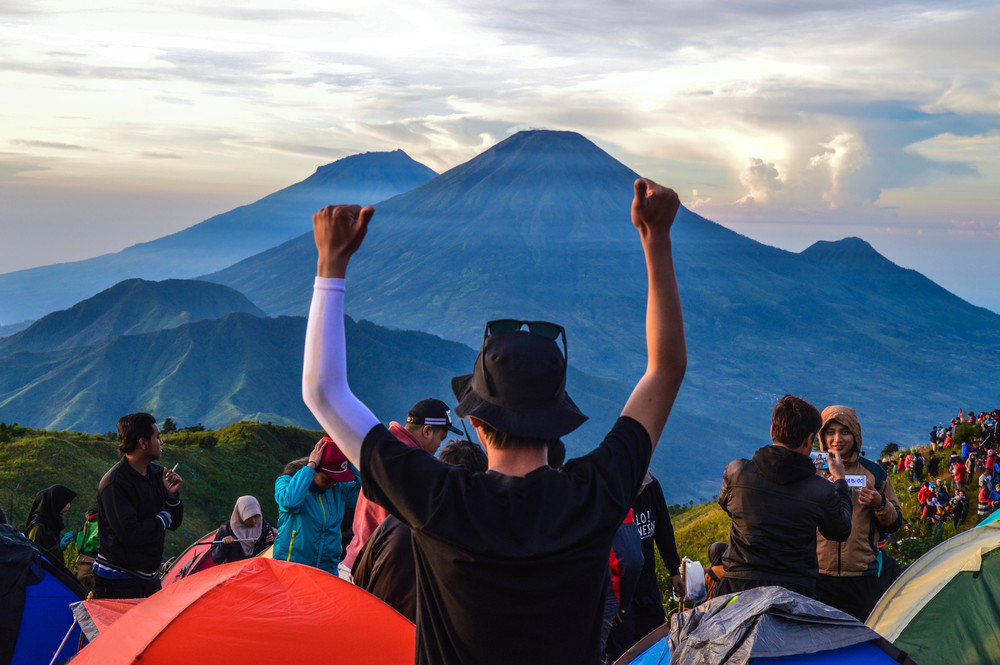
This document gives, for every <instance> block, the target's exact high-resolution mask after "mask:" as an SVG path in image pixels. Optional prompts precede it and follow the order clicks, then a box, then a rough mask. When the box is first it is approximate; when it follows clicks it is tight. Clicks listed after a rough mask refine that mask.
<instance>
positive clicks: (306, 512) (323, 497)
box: [272, 436, 358, 575]
mask: <svg viewBox="0 0 1000 665" xmlns="http://www.w3.org/2000/svg"><path fill="white" fill-rule="evenodd" d="M357 500H358V480H357V476H356V475H355V471H354V468H353V467H351V466H350V465H349V463H348V461H347V458H346V457H345V456H344V453H343V452H342V451H341V449H340V447H339V446H337V444H336V443H334V442H333V439H331V438H330V437H328V436H324V437H323V438H322V439H320V440H319V441H317V442H316V445H315V446H313V449H312V452H311V453H309V457H308V458H305V457H303V458H302V459H297V460H295V461H294V462H289V463H288V464H287V465H286V466H285V470H284V473H282V474H281V475H280V476H278V479H277V480H275V481H274V501H275V503H277V504H278V537H277V538H276V539H275V540H274V550H272V551H273V554H272V557H273V558H274V559H280V560H281V561H294V562H296V563H304V564H306V565H307V566H313V567H315V568H320V569H322V570H325V571H326V572H328V573H331V574H333V575H336V574H337V565H338V564H339V563H340V556H341V555H342V554H343V550H342V549H341V548H342V544H341V543H342V542H343V541H342V540H341V538H340V524H341V522H342V521H343V519H344V506H345V505H347V504H348V503H351V502H355V501H357Z"/></svg>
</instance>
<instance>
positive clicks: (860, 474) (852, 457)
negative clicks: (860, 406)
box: [816, 406, 903, 621]
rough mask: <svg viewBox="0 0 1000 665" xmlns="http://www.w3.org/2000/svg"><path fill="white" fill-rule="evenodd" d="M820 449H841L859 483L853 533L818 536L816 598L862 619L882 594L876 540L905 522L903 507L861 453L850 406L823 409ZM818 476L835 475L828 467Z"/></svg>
mask: <svg viewBox="0 0 1000 665" xmlns="http://www.w3.org/2000/svg"><path fill="white" fill-rule="evenodd" d="M822 418H823V427H822V429H820V431H819V448H820V450H824V451H828V452H836V453H839V454H840V457H841V459H842V460H843V461H844V473H845V474H846V475H847V476H848V477H850V478H851V479H852V480H853V481H854V482H858V481H859V480H860V481H861V482H862V483H863V486H861V487H853V488H851V502H852V504H853V507H854V511H853V513H852V515H851V535H850V537H849V538H848V539H847V540H846V541H843V542H840V541H834V540H827V539H826V538H825V537H824V536H823V534H819V535H817V536H816V541H817V543H816V553H817V557H818V559H819V577H818V578H817V580H816V593H817V595H818V599H819V600H821V601H823V602H824V603H826V604H827V605H832V606H833V607H836V608H837V609H838V610H841V611H843V612H846V613H848V614H850V615H851V616H853V617H854V618H856V619H857V620H858V621H864V620H865V619H867V618H868V615H869V614H870V613H871V611H872V608H873V607H875V603H877V602H878V599H879V597H880V596H881V595H882V587H881V585H880V584H879V580H878V568H879V561H878V553H879V548H878V543H879V541H880V540H882V538H883V537H884V536H885V535H886V534H890V533H894V532H895V531H896V530H897V529H899V527H900V526H902V524H903V511H902V509H901V508H900V507H899V499H897V498H896V490H895V489H894V488H893V486H892V481H891V480H890V479H889V476H888V475H887V474H886V472H885V470H883V469H882V467H880V466H879V465H878V464H875V463H874V462H872V461H870V460H868V459H865V458H864V457H862V456H861V452H862V450H861V422H860V421H859V420H858V416H857V414H856V413H855V412H854V409H852V408H850V407H848V406H828V407H826V408H825V409H823V413H822ZM820 475H822V476H823V477H826V478H831V475H830V474H829V473H828V472H820Z"/></svg>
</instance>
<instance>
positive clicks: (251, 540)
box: [191, 538, 257, 547]
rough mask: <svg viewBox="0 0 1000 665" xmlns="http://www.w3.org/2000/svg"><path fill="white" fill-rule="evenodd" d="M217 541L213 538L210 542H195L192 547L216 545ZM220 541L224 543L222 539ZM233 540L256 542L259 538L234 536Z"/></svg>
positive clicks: (236, 541) (235, 541) (237, 541)
mask: <svg viewBox="0 0 1000 665" xmlns="http://www.w3.org/2000/svg"><path fill="white" fill-rule="evenodd" d="M215 542H216V541H214V540H213V541H212V542H210V543H195V544H194V545H192V546H191V547H199V546H201V545H214V544H215ZM218 542H219V543H222V541H221V540H220V541H218ZM233 542H234V543H256V542H257V539H256V538H233Z"/></svg>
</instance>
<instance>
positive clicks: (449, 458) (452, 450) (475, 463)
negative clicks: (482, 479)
mask: <svg viewBox="0 0 1000 665" xmlns="http://www.w3.org/2000/svg"><path fill="white" fill-rule="evenodd" d="M438 459H439V460H441V461H442V462H444V463H445V464H451V465H452V466H464V467H465V468H466V469H468V470H469V471H486V469H487V468H488V467H489V460H488V459H487V458H486V451H485V450H483V448H482V446H480V445H478V444H475V443H473V442H471V441H469V440H468V439H453V440H452V441H449V442H448V444H447V445H446V446H445V447H444V448H442V449H441V452H440V453H438Z"/></svg>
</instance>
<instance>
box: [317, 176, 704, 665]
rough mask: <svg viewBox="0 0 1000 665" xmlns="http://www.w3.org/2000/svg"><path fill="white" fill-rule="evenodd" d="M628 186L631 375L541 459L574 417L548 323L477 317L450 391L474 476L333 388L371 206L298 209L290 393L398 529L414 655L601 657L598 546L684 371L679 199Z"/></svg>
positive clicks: (622, 506)
mask: <svg viewBox="0 0 1000 665" xmlns="http://www.w3.org/2000/svg"><path fill="white" fill-rule="evenodd" d="M634 190H635V197H634V199H633V202H632V223H633V225H634V226H635V227H636V228H637V229H638V231H639V236H640V240H641V244H642V248H643V253H644V255H645V259H646V267H647V274H648V279H649V281H648V302H647V308H646V344H647V367H646V371H645V373H644V374H643V376H642V378H641V379H640V380H639V382H638V384H637V385H636V387H635V389H634V391H633V392H632V394H631V396H630V397H629V399H628V401H627V402H626V404H625V406H624V408H623V409H622V414H621V417H620V418H619V419H618V421H617V423H616V424H615V425H614V427H613V428H612V430H611V432H610V433H609V434H608V435H607V436H606V437H605V439H604V441H603V443H601V445H600V446H598V447H597V448H596V449H594V450H593V451H591V452H590V453H588V454H587V455H584V456H583V457H579V458H576V459H570V460H568V461H567V462H566V463H565V464H564V465H563V467H562V469H561V470H559V471H557V470H554V469H552V468H550V467H549V466H548V464H547V449H548V445H549V443H550V442H554V441H555V440H557V439H559V438H560V437H562V436H564V435H566V434H568V433H570V432H572V431H573V430H574V429H576V428H577V427H579V426H580V424H582V423H583V422H584V420H586V416H584V415H583V414H582V413H581V412H580V410H579V409H578V408H577V407H576V405H575V404H574V403H573V401H572V400H571V399H570V398H569V396H568V395H567V393H566V390H565V386H566V375H567V363H568V360H567V355H566V353H567V349H568V343H567V336H566V331H565V330H564V329H563V328H562V326H559V325H557V324H553V323H550V322H546V321H523V320H516V319H499V320H494V321H489V322H488V323H487V324H486V326H485V329H484V332H483V342H482V346H481V348H480V351H479V355H478V358H477V360H476V362H475V365H474V367H473V371H472V373H471V374H467V375H463V376H459V377H456V378H454V379H453V380H452V389H453V391H454V393H455V396H456V398H458V401H459V403H458V406H457V407H456V408H455V412H456V413H457V414H458V415H459V416H460V417H463V418H464V417H468V418H469V420H470V424H471V425H472V427H473V429H475V430H476V432H477V434H478V436H479V440H480V441H481V442H482V443H483V445H484V447H485V449H486V452H487V457H488V459H489V471H487V472H486V473H478V474H473V473H469V472H468V471H466V470H464V469H461V468H457V467H452V466H448V465H446V464H443V463H442V462H440V461H439V460H437V459H434V458H433V457H431V456H430V455H427V454H426V453H425V452H423V451H419V450H414V449H413V448H409V447H408V446H406V445H405V444H403V443H401V442H400V441H399V440H398V439H397V438H396V437H395V436H393V435H392V433H390V432H389V431H388V430H387V429H386V428H385V427H384V426H382V425H381V424H380V423H379V421H378V418H376V417H375V415H374V414H373V413H372V412H371V411H370V410H369V409H368V408H367V407H366V406H365V405H364V404H362V403H361V402H360V401H359V400H358V399H357V398H356V397H355V396H354V395H353V393H352V392H351V390H350V387H349V386H348V383H347V365H346V350H345V345H344V310H343V302H344V290H345V282H344V277H345V275H346V272H347V265H348V262H349V260H350V258H351V255H352V254H354V252H355V251H357V250H358V248H359V247H360V246H361V243H362V241H363V240H364V237H365V233H366V231H367V225H368V222H369V221H370V220H371V217H372V215H373V214H374V212H375V211H374V209H373V208H371V207H367V208H363V209H362V208H360V207H359V206H329V207H327V208H325V209H323V210H321V211H319V212H318V213H316V214H315V215H314V216H313V235H314V237H315V239H316V246H317V249H318V251H319V260H318V262H317V273H318V274H317V278H316V282H315V286H314V290H313V301H312V306H311V308H310V311H309V322H308V325H307V328H306V343H305V362H304V367H303V373H302V384H303V387H302V392H303V399H304V400H305V402H306V405H307V406H308V407H309V409H310V410H311V411H312V412H313V414H314V415H315V416H316V418H317V420H319V422H320V423H321V424H322V425H323V427H324V428H325V429H326V431H327V432H329V433H330V434H331V435H333V436H335V437H336V438H337V440H338V442H340V445H341V446H342V448H343V450H344V452H345V454H346V455H347V457H348V458H349V459H350V460H352V461H353V462H355V463H357V464H359V465H360V469H361V476H362V480H363V482H364V486H365V492H366V493H367V494H369V496H370V498H371V499H372V500H373V501H376V502H378V503H379V504H381V505H382V506H384V507H385V508H386V509H387V510H388V511H389V512H390V513H391V514H393V515H395V516H396V517H397V518H399V519H400V521H402V522H403V523H404V524H407V525H408V526H409V527H410V528H411V530H412V531H413V543H414V553H415V555H416V557H415V560H416V564H417V630H416V633H417V643H416V662H417V663H418V664H422V663H435V665H437V664H444V665H452V664H454V665H458V664H461V663H475V664H476V665H492V664H494V663H496V664H497V665H499V664H501V663H502V664H504V665H507V664H508V663H518V664H519V665H533V664H538V665H542V664H544V665H551V663H573V664H574V665H596V664H597V663H598V662H599V660H600V657H601V654H600V634H601V622H602V616H603V610H604V594H605V581H606V579H607V572H608V553H609V552H610V550H611V542H612V539H613V538H614V535H615V533H616V531H617V530H618V527H619V525H620V524H621V523H622V520H623V519H624V518H625V515H626V513H627V512H628V510H629V507H630V506H631V504H632V501H633V499H634V498H635V495H636V493H637V492H638V490H639V486H640V483H641V482H642V478H643V476H644V475H645V473H646V469H647V468H648V467H649V462H650V457H651V455H652V453H653V450H654V448H655V446H656V444H657V442H658V441H659V438H660V434H661V433H662V432H663V427H664V425H665V424H666V421H667V417H668V415H669V414H670V410H671V408H672V406H673V403H674V399H675V398H676V396H677V391H678V390H679V388H680V385H681V381H682V379H683V376H684V372H685V369H686V366H687V351H686V347H685V343H684V326H683V321H682V318H681V301H680V294H679V292H678V289H677V280H676V277H675V274H674V267H673V256H672V242H671V238H670V229H671V226H672V224H673V222H674V218H675V215H676V214H677V209H678V207H679V205H680V202H679V200H678V198H677V195H676V194H675V193H674V192H673V191H672V190H669V189H666V188H664V187H661V186H660V185H657V184H656V183H654V182H652V181H650V180H646V179H639V180H637V181H636V182H635V185H634ZM557 197H558V195H557ZM487 297H488V293H487V294H484V298H487ZM637 333H638V331H637ZM417 481H419V482H417Z"/></svg>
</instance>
